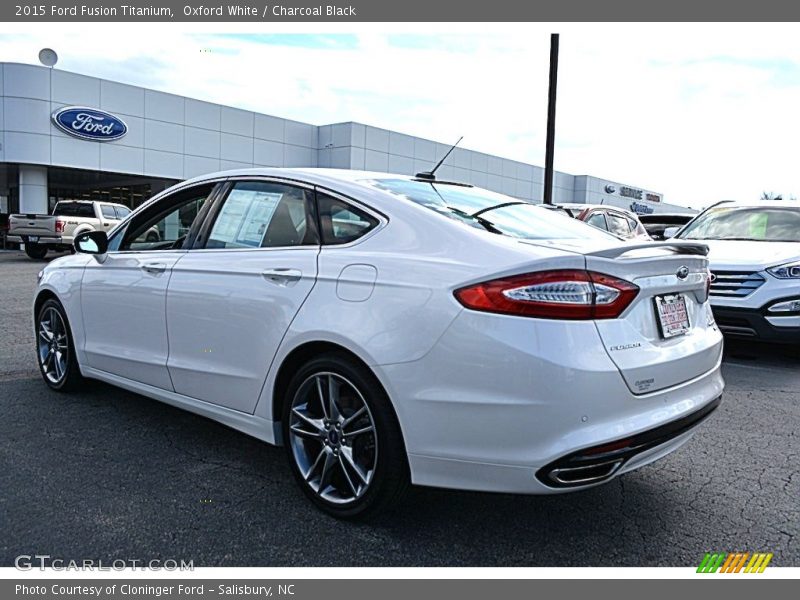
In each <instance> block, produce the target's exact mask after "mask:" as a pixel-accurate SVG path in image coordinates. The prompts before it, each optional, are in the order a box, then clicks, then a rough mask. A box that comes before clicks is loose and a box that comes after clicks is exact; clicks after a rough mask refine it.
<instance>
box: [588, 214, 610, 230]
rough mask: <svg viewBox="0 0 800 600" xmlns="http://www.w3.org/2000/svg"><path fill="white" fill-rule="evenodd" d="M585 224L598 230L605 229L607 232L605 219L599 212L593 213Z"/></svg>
mask: <svg viewBox="0 0 800 600" xmlns="http://www.w3.org/2000/svg"><path fill="white" fill-rule="evenodd" d="M586 222H587V223H588V224H589V225H592V226H593V227H597V228H598V229H605V230H606V231H608V226H607V225H606V217H605V215H604V214H603V213H601V212H596V213H593V214H592V215H591V216H590V217H589V218H588V219H586Z"/></svg>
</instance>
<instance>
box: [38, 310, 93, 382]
mask: <svg viewBox="0 0 800 600" xmlns="http://www.w3.org/2000/svg"><path fill="white" fill-rule="evenodd" d="M53 311H55V314H57V315H58V317H60V319H61V324H63V340H64V342H65V344H64V345H63V347H60V351H61V353H62V355H63V356H64V357H65V359H64V365H63V367H62V368H61V369H60V370H59V371H56V372H53V369H54V368H55V367H54V363H53V362H50V363H48V362H46V361H45V354H49V352H50V349H51V348H53V346H52V345H51V344H48V340H47V339H46V338H47V336H46V334H43V322H49V325H47V326H46V328H47V329H49V330H50V331H52V332H53V333H54V334H55V337H56V338H59V337H61V336H60V335H59V333H60V331H61V329H60V328H59V327H58V326H56V327H54V326H53V319H52V317H53V314H54V312H53ZM34 334H35V336H36V362H37V363H38V365H39V372H40V373H41V374H42V379H44V382H45V383H46V384H47V385H48V387H50V389H53V390H56V391H57V392H71V391H73V390H75V389H77V388H78V386H79V385H80V384H81V383H83V381H84V379H83V377H82V376H81V371H80V367H79V366H78V359H77V357H76V356H75V343H74V342H73V339H72V331H71V329H70V326H69V321H68V320H67V315H66V312H65V311H64V307H63V306H61V303H60V302H59V301H58V300H55V299H54V298H50V299H49V300H47V301H45V302H44V304H42V306H41V307H40V308H39V312H38V314H37V315H36V329H35V331H34ZM46 344H48V349H47V350H45V348H44V346H45V345H46ZM50 360H51V361H52V360H55V356H53V357H52V358H51V359H50ZM50 367H52V368H50Z"/></svg>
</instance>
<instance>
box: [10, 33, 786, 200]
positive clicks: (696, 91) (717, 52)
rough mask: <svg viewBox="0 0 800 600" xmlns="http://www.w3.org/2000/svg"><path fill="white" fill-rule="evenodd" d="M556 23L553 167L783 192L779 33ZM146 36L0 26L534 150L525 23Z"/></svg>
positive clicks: (199, 83) (288, 104) (167, 74)
mask: <svg viewBox="0 0 800 600" xmlns="http://www.w3.org/2000/svg"><path fill="white" fill-rule="evenodd" d="M559 29H560V30H561V31H562V38H561V56H560V71H559V90H558V92H559V102H558V118H557V122H558V126H557V137H558V142H557V151H556V167H557V168H558V169H559V170H562V171H566V172H570V173H575V174H584V173H586V174H591V175H597V176H601V177H608V178H610V179H616V180H620V181H623V182H627V183H631V184H633V185H637V186H642V187H646V188H649V189H654V190H656V191H660V192H664V193H665V194H666V196H667V200H668V201H670V202H674V203H678V204H693V205H702V204H707V203H710V202H712V201H716V200H719V199H722V198H754V197H757V196H758V195H759V194H760V193H761V191H763V190H773V191H776V192H782V193H784V194H785V195H789V194H795V195H798V196H800V181H798V177H797V175H796V173H797V168H796V166H795V162H796V161H795V146H796V143H797V142H796V140H798V139H800V119H797V118H796V116H795V115H796V113H797V111H798V107H800V47H798V46H797V44H796V42H795V41H794V40H795V36H794V35H793V30H792V29H790V28H789V29H787V28H786V27H784V26H777V25H776V26H748V27H744V26H706V25H668V26H661V27H655V26H643V25H637V24H626V25H605V24H597V25H593V26H559ZM428 30H429V28H424V27H420V28H419V32H425V31H428ZM146 31H147V30H146V29H143V28H141V27H139V28H132V27H126V28H124V29H118V28H116V27H114V26H111V25H109V26H107V27H106V29H105V31H103V32H98V31H97V30H94V31H93V32H92V34H91V35H84V34H82V33H81V32H71V33H65V32H63V31H59V30H53V29H49V30H48V31H47V34H46V35H44V34H36V33H25V34H18V35H0V56H2V57H3V58H2V60H5V61H22V62H32V61H33V60H35V56H36V52H37V51H38V49H39V48H41V47H42V46H45V45H48V46H52V47H54V48H56V49H57V50H58V51H59V53H60V54H61V56H62V60H61V62H60V63H59V68H63V69H66V70H73V71H78V72H83V73H87V74H91V75H98V76H103V77H108V78H112V79H116V80H122V81H129V82H131V83H135V84H140V85H146V86H151V87H155V88H157V89H163V90H166V91H170V92H174V93H178V94H183V95H187V96H193V97H198V98H202V99H206V100H210V101H215V102H220V103H224V104H231V105H235V106H241V107H244V108H249V109H253V110H257V111H260V112H266V113H272V114H277V115H280V116H285V117H289V118H294V119H298V120H304V121H309V122H313V123H330V122H338V121H350V120H353V121H361V122H365V123H369V124H372V125H376V126H379V127H386V128H389V129H395V130H399V131H404V132H407V133H410V134H413V135H419V136H423V137H428V138H433V139H436V140H439V141H443V142H447V141H451V140H452V141H454V140H455V139H457V138H458V136H460V135H464V136H465V139H464V145H465V146H466V147H469V148H473V149H476V150H481V151H485V152H489V153H493V154H499V155H502V156H507V157H510V158H515V159H518V160H524V161H527V162H533V163H535V164H543V162H544V131H545V117H546V92H547V71H548V64H547V57H548V43H549V39H548V36H547V35H546V33H545V30H544V29H543V28H542V27H530V28H527V29H526V28H524V27H520V26H516V27H514V26H508V27H500V26H496V27H489V28H487V33H475V31H474V30H473V31H471V32H468V33H463V32H462V33H459V34H458V35H454V36H453V35H440V34H436V33H414V34H407V35H404V37H402V38H400V39H399V40H398V38H396V37H394V36H393V35H389V34H387V33H383V32H372V33H366V30H363V31H365V32H364V33H358V34H355V37H354V38H353V37H345V38H342V40H343V42H342V43H335V44H323V43H319V44H315V43H311V42H313V40H311V41H310V42H309V45H308V46H306V47H303V46H302V45H300V46H299V45H297V44H296V43H294V45H281V44H275V43H259V42H257V41H254V40H253V37H252V36H246V37H244V38H238V39H237V38H235V37H232V36H229V35H226V36H215V35H213V34H210V33H197V32H194V33H191V32H187V31H182V30H179V29H172V30H171V29H167V28H160V29H158V30H153V31H151V32H150V33H149V34H147V33H145V32H146ZM171 31H174V33H169V32H171ZM273 35H274V34H273ZM273 41H274V40H273ZM295 42H296V40H295ZM398 42H399V43H398ZM208 48H210V49H211V52H201V49H208Z"/></svg>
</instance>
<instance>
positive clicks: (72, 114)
mask: <svg viewBox="0 0 800 600" xmlns="http://www.w3.org/2000/svg"><path fill="white" fill-rule="evenodd" d="M53 123H54V124H55V125H56V127H58V128H59V129H60V130H61V131H63V132H64V133H67V134H69V135H71V136H73V137H76V138H81V139H83V140H93V141H95V142H110V141H111V140H118V139H119V138H121V137H122V136H124V135H125V134H126V133H128V126H127V125H126V124H125V121H123V120H122V119H120V118H119V117H115V116H114V115H112V114H110V113H107V112H105V111H102V110H98V109H96V108H87V107H85V106H65V107H64V108H60V109H58V110H57V111H56V112H54V113H53Z"/></svg>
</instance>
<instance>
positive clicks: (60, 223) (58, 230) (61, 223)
mask: <svg viewBox="0 0 800 600" xmlns="http://www.w3.org/2000/svg"><path fill="white" fill-rule="evenodd" d="M65 224H66V223H65V222H64V221H62V220H61V219H56V233H64V225H65Z"/></svg>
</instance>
